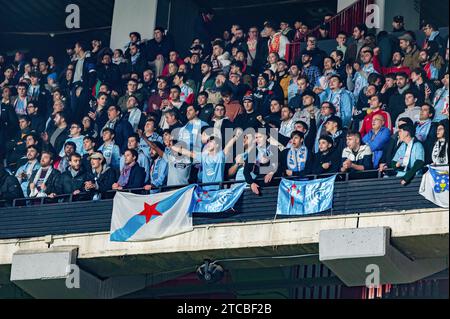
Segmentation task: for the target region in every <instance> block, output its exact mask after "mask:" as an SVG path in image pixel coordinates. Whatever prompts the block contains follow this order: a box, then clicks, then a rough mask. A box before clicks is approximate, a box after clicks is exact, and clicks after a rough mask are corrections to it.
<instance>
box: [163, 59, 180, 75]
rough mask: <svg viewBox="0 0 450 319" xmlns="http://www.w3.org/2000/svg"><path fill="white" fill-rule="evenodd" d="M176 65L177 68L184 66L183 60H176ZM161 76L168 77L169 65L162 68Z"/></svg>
mask: <svg viewBox="0 0 450 319" xmlns="http://www.w3.org/2000/svg"><path fill="white" fill-rule="evenodd" d="M176 63H177V64H178V66H180V65H182V64H185V63H184V60H183V59H182V58H178V60H177V61H176ZM161 75H162V76H168V75H169V63H167V64H166V66H165V67H164V69H163V71H162V74H161Z"/></svg>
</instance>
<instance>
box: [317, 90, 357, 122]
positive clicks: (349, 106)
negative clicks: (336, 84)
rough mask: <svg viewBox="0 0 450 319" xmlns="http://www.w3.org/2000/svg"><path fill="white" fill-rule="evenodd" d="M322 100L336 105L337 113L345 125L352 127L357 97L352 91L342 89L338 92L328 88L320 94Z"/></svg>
mask: <svg viewBox="0 0 450 319" xmlns="http://www.w3.org/2000/svg"><path fill="white" fill-rule="evenodd" d="M320 101H321V103H323V102H330V103H333V105H334V106H335V107H336V115H337V116H339V117H340V118H341V119H342V124H343V126H344V127H347V128H348V127H350V123H351V121H352V116H353V108H354V107H355V104H356V102H355V98H354V96H353V94H352V93H351V92H350V91H347V90H345V89H340V90H339V91H337V92H335V93H334V92H332V91H331V90H330V89H326V90H325V91H323V92H322V93H321V94H320Z"/></svg>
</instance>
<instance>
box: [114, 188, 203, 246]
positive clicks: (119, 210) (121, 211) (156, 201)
mask: <svg viewBox="0 0 450 319" xmlns="http://www.w3.org/2000/svg"><path fill="white" fill-rule="evenodd" d="M195 187H196V185H190V186H188V187H185V188H183V189H180V190H175V191H172V192H167V193H161V194H151V195H146V196H142V195H135V194H130V193H122V192H117V193H116V195H115V197H114V204H113V214H112V221H111V237H110V240H111V241H114V242H141V241H151V240H157V239H162V238H166V237H170V236H175V235H178V234H181V233H185V232H188V231H192V230H193V222H192V214H191V209H192V198H193V192H194V189H195Z"/></svg>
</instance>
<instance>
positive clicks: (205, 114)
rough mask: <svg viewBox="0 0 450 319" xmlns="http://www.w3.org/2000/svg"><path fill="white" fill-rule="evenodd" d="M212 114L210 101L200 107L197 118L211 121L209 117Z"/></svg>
mask: <svg viewBox="0 0 450 319" xmlns="http://www.w3.org/2000/svg"><path fill="white" fill-rule="evenodd" d="M213 115H214V105H212V104H211V103H208V104H206V105H205V106H202V107H201V110H200V114H199V115H198V118H199V119H200V120H202V121H203V122H205V123H209V122H210V121H211V118H212V117H213Z"/></svg>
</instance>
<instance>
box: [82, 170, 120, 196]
mask: <svg viewBox="0 0 450 319" xmlns="http://www.w3.org/2000/svg"><path fill="white" fill-rule="evenodd" d="M86 181H91V182H93V183H94V184H96V185H97V189H96V190H94V192H99V193H106V192H107V191H110V190H112V186H113V184H114V183H115V182H117V174H116V172H115V171H114V170H113V169H111V168H110V167H104V168H103V171H102V172H101V173H100V174H97V173H96V172H92V170H89V171H88V172H87V174H86Z"/></svg>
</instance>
